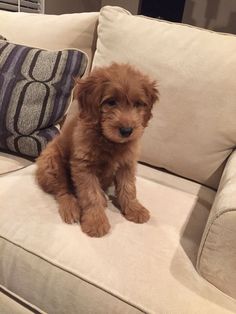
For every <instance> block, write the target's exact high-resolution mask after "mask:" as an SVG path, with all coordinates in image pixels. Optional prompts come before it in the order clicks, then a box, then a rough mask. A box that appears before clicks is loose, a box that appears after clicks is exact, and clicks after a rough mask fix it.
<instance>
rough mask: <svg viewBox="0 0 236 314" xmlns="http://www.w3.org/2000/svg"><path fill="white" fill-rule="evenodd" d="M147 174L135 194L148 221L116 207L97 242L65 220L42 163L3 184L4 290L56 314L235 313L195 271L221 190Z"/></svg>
mask: <svg viewBox="0 0 236 314" xmlns="http://www.w3.org/2000/svg"><path fill="white" fill-rule="evenodd" d="M149 170H150V169H145V166H139V173H140V175H139V176H138V178H137V190H138V196H139V199H140V201H141V202H142V203H143V204H144V205H145V206H146V207H147V208H149V210H150V211H151V219H150V221H149V222H148V223H146V224H143V225H138V224H134V223H131V222H128V221H126V220H125V218H124V217H122V216H121V214H120V213H119V211H118V210H117V209H116V208H115V207H114V206H113V205H112V204H111V203H109V208H108V209H107V210H106V212H107V215H108V217H109V220H110V223H111V226H112V228H111V231H110V233H109V234H108V235H107V236H105V237H103V238H99V239H96V238H89V237H88V236H87V235H85V234H84V233H82V232H81V230H80V227H79V225H77V224H75V225H66V224H65V223H63V222H62V221H61V219H60V217H59V215H58V213H57V204H56V203H55V201H54V199H53V198H52V197H51V196H50V195H47V194H45V193H44V192H42V191H41V190H40V189H39V188H38V186H37V185H36V183H35V178H34V172H35V165H32V166H29V167H28V168H26V169H23V170H21V171H17V172H14V173H11V174H8V175H5V176H3V177H1V178H0V185H1V190H0V199H1V204H0V252H1V259H0V284H3V285H4V286H6V287H7V288H9V289H10V290H11V291H14V292H15V293H17V294H19V295H20V296H21V297H23V298H25V299H26V300H28V301H30V302H31V303H33V304H35V305H37V306H38V307H40V308H42V309H43V310H44V311H46V312H49V313H70V314H73V313H96V314H97V313H119V314H120V313H144V312H145V313H146V312H149V313H172V314H175V313H176V314H177V313H178V314H179V313H181V314H184V313H186V314H189V313H195V312H196V307H197V312H198V313H214V314H215V313H219V314H222V313H233V312H235V311H236V303H235V302H234V301H233V300H232V299H231V298H229V297H227V296H226V295H224V294H223V293H221V292H220V291H219V290H218V289H216V288H215V287H214V286H212V285H211V284H209V283H208V282H207V281H205V280H204V279H203V278H201V277H200V276H199V275H198V273H197V272H196V270H195V268H194V266H193V264H195V261H196V255H197V250H198V246H199V242H200V238H201V234H202V232H203V229H204V226H205V222H206V219H207V217H208V213H209V208H210V206H211V203H212V201H213V199H214V195H215V192H214V191H212V190H210V189H207V188H204V187H202V186H200V185H195V183H194V185H193V186H192V187H191V191H190V190H189V191H186V190H185V188H184V186H185V185H186V182H187V181H183V179H179V182H177V181H178V180H177V179H176V177H174V179H173V180H171V177H168V178H167V180H166V178H164V177H165V175H164V174H163V173H161V174H160V176H159V175H158V171H157V170H153V171H154V172H155V174H154V175H151V177H150V178H149ZM153 171H152V173H153ZM168 176H170V175H169V174H168ZM159 178H161V179H160V182H159ZM176 180H177V181H176ZM178 186H180V189H178ZM190 186H191V183H190ZM201 195H203V196H201ZM13 196H14V197H13Z"/></svg>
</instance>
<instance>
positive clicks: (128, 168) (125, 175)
mask: <svg viewBox="0 0 236 314" xmlns="http://www.w3.org/2000/svg"><path fill="white" fill-rule="evenodd" d="M77 90H78V93H77V97H78V103H79V113H78V115H77V116H75V117H74V118H73V119H72V120H71V121H70V122H69V123H67V125H66V126H65V127H64V128H63V129H62V132H61V134H60V135H59V136H57V137H56V138H55V139H54V140H53V141H52V142H51V143H49V144H48V146H47V147H46V149H45V150H44V151H43V152H42V154H41V156H40V157H39V158H38V160H37V166H38V167H37V172H36V177H37V180H38V183H39V185H40V186H41V187H42V189H43V190H44V191H46V192H48V193H51V194H53V195H54V196H55V198H56V200H57V201H58V203H59V213H60V215H61V217H62V219H63V220H64V221H65V222H66V223H73V222H78V221H80V223H81V228H82V230H83V231H84V232H85V233H87V234H88V235H89V236H93V237H101V236H103V235H105V234H106V233H107V232H108V231H109V229H110V225H109V222H108V219H107V217H106V215H105V211H104V209H105V207H106V206H107V200H106V197H105V194H104V191H106V189H107V188H108V187H109V186H110V185H111V184H112V183H113V182H114V183H115V190H116V198H117V202H118V204H119V206H120V209H121V211H122V213H123V215H124V216H125V217H126V218H127V219H128V220H131V221H133V222H136V223H143V222H146V221H147V220H148V219H149V212H148V211H147V209H145V208H144V207H143V206H142V205H141V204H140V203H139V202H138V200H137V199H136V189H135V167H136V161H137V154H138V142H139V139H140V137H141V135H142V134H143V131H144V128H145V127H146V126H147V123H148V121H149V119H150V118H151V110H152V107H153V104H154V103H155V102H156V100H157V99H158V91H157V89H156V87H155V82H154V81H151V80H150V79H149V78H148V77H147V76H145V75H143V74H142V73H141V72H139V71H138V70H136V69H134V68H133V67H132V66H130V65H128V64H116V63H114V64H112V65H110V66H108V67H104V68H97V69H95V70H94V71H93V72H92V73H91V74H90V76H89V77H87V78H86V79H84V80H79V81H78V82H77Z"/></svg>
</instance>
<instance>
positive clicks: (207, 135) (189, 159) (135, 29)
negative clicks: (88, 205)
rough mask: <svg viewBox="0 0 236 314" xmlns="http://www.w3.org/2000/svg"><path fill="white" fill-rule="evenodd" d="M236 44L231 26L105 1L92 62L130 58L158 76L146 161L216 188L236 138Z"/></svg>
mask: <svg viewBox="0 0 236 314" xmlns="http://www.w3.org/2000/svg"><path fill="white" fill-rule="evenodd" d="M235 51H236V36H233V35H230V34H228V35H226V34H219V33H215V32H211V31H208V30H203V29H198V28H195V27H191V26H188V25H183V24H177V23H170V22H166V21H161V20H155V19H150V18H147V17H142V16H132V15H130V14H129V12H127V11H125V10H124V9H122V8H117V7H104V8H102V10H101V13H100V16H99V25H98V41H97V50H96V52H95V56H94V61H93V66H104V65H108V64H110V63H111V62H114V61H115V62H123V63H124V62H129V63H131V64H134V65H135V66H137V67H138V68H139V69H141V70H143V71H144V72H145V73H147V74H148V75H150V76H151V77H152V78H154V79H156V80H157V83H158V84H157V85H158V88H159V91H160V102H159V103H158V104H157V105H156V106H155V109H154V116H153V119H152V120H151V121H150V125H149V127H148V129H147V130H146V132H145V134H144V137H143V141H142V154H141V160H142V161H144V162H146V163H149V164H151V165H154V166H157V167H162V168H165V169H167V170H169V171H171V172H174V173H177V174H178V175H181V176H184V177H187V178H190V179H192V180H196V181H198V182H200V183H202V184H206V185H208V186H211V187H214V188H217V186H218V183H219V180H220V177H221V174H222V171H223V166H224V162H225V161H226V159H227V157H228V156H229V155H230V153H231V152H232V148H234V147H235V145H236V123H235V116H236V105H235V103H236V80H235V73H236V54H235ZM155 148H156V149H155Z"/></svg>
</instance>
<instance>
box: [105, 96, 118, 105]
mask: <svg viewBox="0 0 236 314" xmlns="http://www.w3.org/2000/svg"><path fill="white" fill-rule="evenodd" d="M103 103H104V104H106V105H108V106H110V107H114V106H115V105H116V104H117V103H116V100H115V99H114V98H110V99H107V100H105V101H104V102H103Z"/></svg>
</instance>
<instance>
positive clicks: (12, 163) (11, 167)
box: [0, 152, 32, 175]
mask: <svg viewBox="0 0 236 314" xmlns="http://www.w3.org/2000/svg"><path fill="white" fill-rule="evenodd" d="M31 164H32V162H31V161H29V160H27V159H24V158H20V157H17V156H14V155H9V154H6V153H2V152H0V175H3V174H4V173H9V172H12V171H15V170H19V169H21V168H25V167H27V166H29V165H31Z"/></svg>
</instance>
